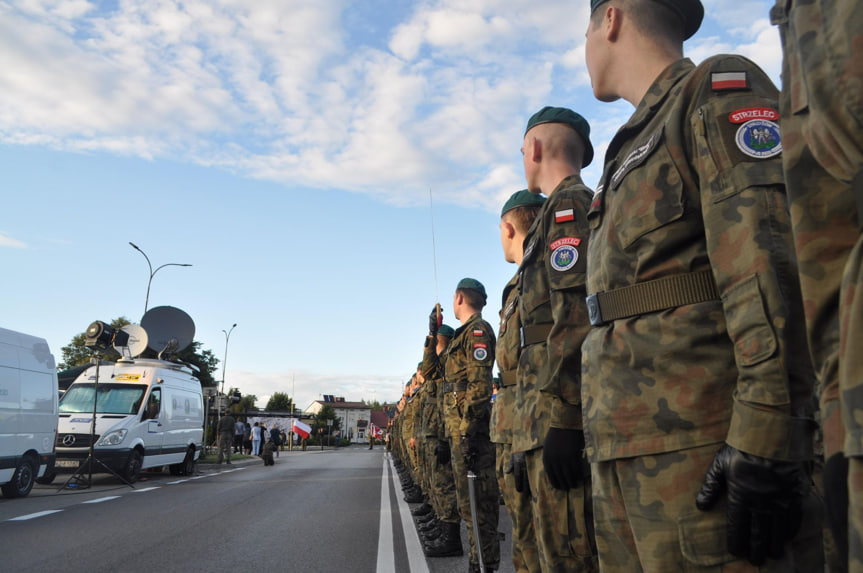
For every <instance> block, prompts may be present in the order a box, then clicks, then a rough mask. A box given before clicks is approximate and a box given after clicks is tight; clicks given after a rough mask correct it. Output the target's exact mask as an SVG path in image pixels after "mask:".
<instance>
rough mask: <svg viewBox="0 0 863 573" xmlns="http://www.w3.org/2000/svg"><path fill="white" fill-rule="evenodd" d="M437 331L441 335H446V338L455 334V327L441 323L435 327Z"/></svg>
mask: <svg viewBox="0 0 863 573" xmlns="http://www.w3.org/2000/svg"><path fill="white" fill-rule="evenodd" d="M437 333H438V334H440V335H441V336H446V337H447V338H452V337H453V336H455V329H453V327H451V326H450V325H448V324H441V325H440V328H438V329H437Z"/></svg>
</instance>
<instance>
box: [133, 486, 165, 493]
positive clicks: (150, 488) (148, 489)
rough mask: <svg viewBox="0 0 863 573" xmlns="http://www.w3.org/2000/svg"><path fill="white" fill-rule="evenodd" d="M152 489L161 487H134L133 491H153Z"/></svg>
mask: <svg viewBox="0 0 863 573" xmlns="http://www.w3.org/2000/svg"><path fill="white" fill-rule="evenodd" d="M154 489H162V488H161V487H146V488H144V489H136V490H135V493H143V492H145V491H153V490H154Z"/></svg>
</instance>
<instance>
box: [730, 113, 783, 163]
mask: <svg viewBox="0 0 863 573" xmlns="http://www.w3.org/2000/svg"><path fill="white" fill-rule="evenodd" d="M734 141H735V143H736V144H737V148H738V149H740V151H742V152H743V153H744V154H746V155H748V156H749V157H754V158H756V159H767V158H770V157H775V156H777V155H779V154H780V153H782V138H781V136H780V135H779V125H778V124H776V123H775V122H772V121H768V120H765V119H753V120H752V121H747V122H746V123H744V124H743V125H741V126H740V128H739V129H738V130H737V135H736V136H735V138H734Z"/></svg>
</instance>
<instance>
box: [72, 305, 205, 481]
mask: <svg viewBox="0 0 863 573" xmlns="http://www.w3.org/2000/svg"><path fill="white" fill-rule="evenodd" d="M94 325H97V323H93V324H92V325H91V326H90V328H89V329H88V331H87V333H86V335H87V336H88V337H90V336H91V329H93V328H94ZM98 325H101V326H99V327H98V328H97V329H95V330H98V329H100V328H103V327H104V328H107V329H110V327H108V326H107V325H105V324H104V323H101V322H98ZM189 329H191V331H189ZM177 331H179V332H177ZM94 332H95V331H94ZM118 332H119V333H125V334H127V335H129V336H128V340H124V341H123V343H122V344H121V345H118V344H117V343H116V341H115V337H116V334H117V333H118ZM103 334H104V333H102V332H101V331H100V332H98V333H97V334H94V336H93V337H92V340H97V339H99V337H100V336H101V335H103ZM193 336H194V324H193V323H191V318H188V315H186V314H185V313H184V312H183V311H181V310H179V309H175V308H172V307H157V308H154V309H151V310H150V311H149V312H148V313H147V314H145V315H144V318H143V319H142V320H141V325H140V326H138V325H129V326H124V327H123V328H122V329H121V330H120V331H113V330H112V331H111V332H110V339H111V341H112V344H113V345H114V348H115V349H116V350H117V351H118V352H120V354H121V356H123V358H121V359H120V360H118V361H117V362H116V363H112V362H100V364H98V365H97V364H94V365H93V366H91V367H90V368H88V369H87V370H85V371H84V372H82V373H81V374H80V375H79V376H78V378H77V379H76V380H75V381H74V382H73V383H72V384H71V385H70V386H69V388H68V389H67V390H66V393H65V394H64V395H63V398H62V399H61V400H60V414H59V423H58V427H57V442H56V446H57V447H56V450H57V465H58V466H64V467H78V465H79V464H80V463H81V462H82V461H84V460H85V459H86V458H87V457H88V455H89V453H90V444H91V435H92V442H93V457H94V458H96V459H97V460H98V461H99V462H101V463H102V464H104V465H105V466H107V467H108V468H109V469H110V470H111V471H113V472H115V473H117V474H118V475H119V476H120V477H122V478H123V479H124V480H126V481H128V482H129V483H132V482H135V481H136V480H137V479H138V477H139V476H140V474H141V470H143V469H147V468H152V467H159V466H169V469H170V471H171V473H172V474H175V475H188V474H192V473H194V470H195V463H196V462H197V460H198V458H199V457H200V455H201V446H202V442H203V433H204V403H203V397H202V393H201V382H200V380H198V379H197V378H195V376H193V375H192V370H191V369H190V368H189V367H188V366H185V365H183V364H178V363H175V362H170V361H167V360H157V359H148V358H134V357H135V356H137V355H139V354H140V353H141V352H142V351H143V350H145V349H146V347H147V346H148V345H149V347H150V348H153V349H154V350H157V351H158V352H162V351H163V349H164V348H171V349H172V350H173V351H176V350H177V349H178V348H179V349H182V348H185V347H186V346H188V344H189V343H191V342H192V337H193ZM148 341H149V344H148ZM94 344H95V343H94ZM96 395H97V400H95V402H94V396H96ZM94 409H95V412H96V423H95V428H93V424H92V420H93V412H94ZM91 469H92V470H93V471H94V472H99V471H102V469H101V468H100V467H99V464H98V463H96V464H92V465H91Z"/></svg>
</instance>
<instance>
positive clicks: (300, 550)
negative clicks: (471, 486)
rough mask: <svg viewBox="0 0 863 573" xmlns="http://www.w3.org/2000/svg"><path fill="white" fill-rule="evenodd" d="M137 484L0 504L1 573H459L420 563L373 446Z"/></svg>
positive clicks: (458, 564) (460, 560) (456, 561)
mask: <svg viewBox="0 0 863 573" xmlns="http://www.w3.org/2000/svg"><path fill="white" fill-rule="evenodd" d="M144 475H145V476H146V477H145V479H144V480H142V481H139V482H138V483H136V484H135V486H134V488H131V487H128V486H126V485H123V484H122V483H120V482H119V481H117V480H116V479H115V478H113V477H112V476H110V475H108V474H97V475H94V484H93V487H92V488H90V489H86V490H79V489H70V488H63V489H60V490H59V491H58V488H60V486H61V485H62V483H63V482H64V481H65V480H64V476H63V474H61V475H60V476H58V478H57V480H56V482H55V483H54V484H53V485H50V486H49V485H37V486H36V487H35V488H34V490H33V492H32V493H31V494H30V496H29V497H27V498H23V499H3V498H0V555H2V563H3V566H2V569H3V570H9V571H16V572H25V571H34V572H37V571H38V572H40V573H43V572H45V571H71V570H83V571H88V572H100V571H105V572H111V573H113V572H115V571H118V570H121V571H147V572H150V571H160V572H164V571H178V572H179V571H183V572H196V571H206V572H211V571H212V572H216V571H250V570H254V571H256V572H261V573H262V572H268V571H292V572H304V571H310V572H311V571H315V572H317V571H327V572H348V573H353V572H357V571H359V572H363V571H371V572H380V573H389V572H395V571H398V572H407V571H409V572H411V573H425V572H431V573H444V572H450V571H467V562H468V558H467V556H466V555H465V556H463V557H454V558H443V559H431V560H426V559H425V557H424V556H423V555H422V551H421V550H420V547H419V542H418V539H417V536H416V531H415V529H414V526H413V521H412V520H411V517H410V513H409V509H410V506H408V505H407V504H406V503H405V502H404V501H403V499H402V495H401V489H400V487H399V485H398V477H397V475H396V474H395V472H394V470H392V468H391V466H390V464H389V459H388V458H387V457H386V456H385V455H384V453H383V450H382V449H380V448H375V449H374V450H372V451H369V450H368V449H367V448H362V447H358V448H346V449H339V450H324V451H319V450H314V451H308V452H282V454H281V457H280V458H278V459H277V461H276V465H275V466H273V467H264V466H263V463H262V462H261V461H260V460H257V459H256V460H253V461H252V462H251V463H248V462H247V463H242V462H240V463H237V464H234V465H233V466H226V465H222V466H215V465H212V466H201V467H200V468H199V472H198V474H197V475H195V476H193V477H175V476H171V475H169V474H167V473H145V474H144ZM501 510H502V519H501V526H500V529H501V530H502V531H507V532H508V531H509V530H508V528H509V521H508V519H507V517H506V512H505V511H504V508H501ZM462 529H463V531H462V533H463V540H464V543H465V548H466V547H467V543H466V542H467V538H466V532H465V531H464V527H462ZM381 532H383V533H381ZM508 538H509V533H507V541H506V542H505V544H504V547H502V550H501V553H502V554H503V555H508V552H509V543H508V541H509V540H508ZM507 566H508V567H509V569H508V570H509V571H511V570H512V568H511V564H508V563H504V567H503V569H502V571H507ZM7 567H9V569H7Z"/></svg>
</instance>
